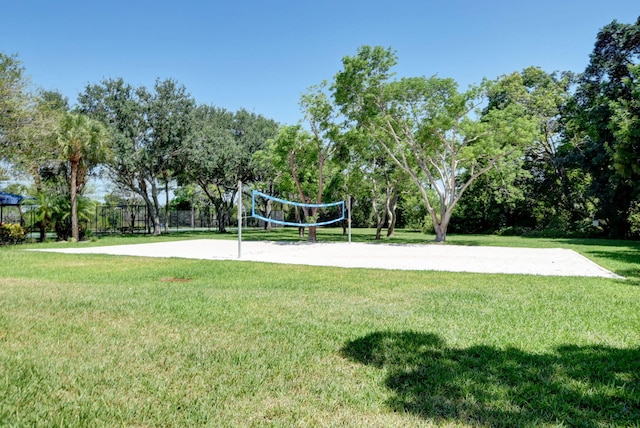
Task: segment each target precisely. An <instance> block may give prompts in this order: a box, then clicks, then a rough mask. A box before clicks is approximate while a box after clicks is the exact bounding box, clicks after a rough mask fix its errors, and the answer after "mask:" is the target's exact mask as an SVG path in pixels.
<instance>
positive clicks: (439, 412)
mask: <svg viewBox="0 0 640 428" xmlns="http://www.w3.org/2000/svg"><path fill="white" fill-rule="evenodd" d="M342 354H343V355H344V356H345V357H347V358H349V359H351V360H354V361H356V362H359V363H362V364H367V365H372V366H374V367H378V368H381V369H385V370H386V371H387V373H388V374H387V377H386V382H385V384H386V386H387V387H388V388H389V389H390V390H391V391H393V393H394V394H393V396H392V398H390V399H389V402H388V403H387V404H388V406H389V407H390V408H391V409H392V410H394V411H404V412H410V413H413V414H416V415H419V416H421V417H423V418H425V419H428V420H430V421H432V422H441V423H447V422H449V423H450V422H458V423H460V422H462V423H467V424H470V425H475V426H504V427H512V426H537V425H541V424H561V423H564V424H566V425H569V426H584V427H590V426H602V425H606V426H638V424H640V348H633V349H616V348H610V347H604V346H584V347H579V346H563V347H559V348H557V349H556V350H555V352H553V353H548V354H534V353H527V352H524V351H521V350H518V349H514V348H509V349H497V348H493V347H490V346H473V347H470V348H463V349H457V348H451V347H447V346H446V344H445V343H444V341H443V340H442V339H441V338H439V337H438V336H437V335H434V334H423V333H416V332H400V333H395V332H375V333H372V334H369V335H367V336H364V337H362V338H359V339H356V340H354V341H352V342H349V343H348V344H347V345H346V346H345V347H344V348H343V349H342Z"/></svg>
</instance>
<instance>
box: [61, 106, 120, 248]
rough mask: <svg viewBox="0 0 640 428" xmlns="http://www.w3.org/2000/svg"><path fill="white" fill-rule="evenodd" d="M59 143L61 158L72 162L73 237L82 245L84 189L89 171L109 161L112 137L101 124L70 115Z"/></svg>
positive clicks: (78, 115)
mask: <svg viewBox="0 0 640 428" xmlns="http://www.w3.org/2000/svg"><path fill="white" fill-rule="evenodd" d="M57 141H58V144H59V145H60V149H61V156H63V158H64V159H65V160H66V161H67V162H69V170H70V183H69V184H70V188H69V189H70V191H69V195H70V205H71V207H70V208H71V237H72V239H73V240H75V241H78V240H80V230H79V226H78V194H79V193H81V192H82V190H83V189H84V185H85V182H86V178H87V174H88V173H89V171H90V170H91V169H92V168H95V167H96V166H98V165H99V164H101V163H103V162H105V161H106V160H107V154H108V143H109V135H108V133H107V130H106V128H105V127H104V126H103V125H102V123H100V122H99V121H97V120H94V119H90V118H89V117H87V116H85V115H83V114H78V113H67V114H65V115H64V116H63V117H62V120H61V123H60V131H59V134H58V138H57Z"/></svg>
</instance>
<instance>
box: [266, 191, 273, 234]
mask: <svg viewBox="0 0 640 428" xmlns="http://www.w3.org/2000/svg"><path fill="white" fill-rule="evenodd" d="M272 207H273V200H271V199H267V206H266V209H265V217H266V218H268V219H270V218H271V211H272ZM271 229H272V224H271V222H270V221H265V222H264V230H266V231H269V232H270V231H271Z"/></svg>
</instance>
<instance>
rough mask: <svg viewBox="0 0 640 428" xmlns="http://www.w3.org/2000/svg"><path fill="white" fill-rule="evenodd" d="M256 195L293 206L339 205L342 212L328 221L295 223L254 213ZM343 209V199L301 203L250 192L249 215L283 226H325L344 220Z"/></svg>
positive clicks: (319, 206) (327, 206) (324, 206)
mask: <svg viewBox="0 0 640 428" xmlns="http://www.w3.org/2000/svg"><path fill="white" fill-rule="evenodd" d="M256 196H262V197H263V198H266V199H271V200H272V201H276V202H280V203H282V204H286V205H293V206H296V207H304V208H329V207H337V206H340V207H341V210H340V212H341V213H342V214H341V215H340V217H338V218H336V219H333V220H328V221H321V222H319V223H296V222H292V221H282V220H274V219H272V218H267V217H264V216H262V215H260V214H257V213H256V203H255V202H256ZM344 211H345V210H344V201H340V202H332V203H330V204H303V203H300V202H293V201H287V200H286V199H280V198H276V197H275V196H271V195H267V194H265V193H262V192H259V191H257V190H253V191H252V192H251V216H252V217H255V218H257V219H259V220H262V221H266V222H268V223H274V224H280V225H283V226H298V227H316V226H326V225H328V224H332V223H337V222H339V221H340V220H344V219H345V216H344Z"/></svg>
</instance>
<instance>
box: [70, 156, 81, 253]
mask: <svg viewBox="0 0 640 428" xmlns="http://www.w3.org/2000/svg"><path fill="white" fill-rule="evenodd" d="M77 182H78V160H76V159H72V160H71V189H69V190H70V191H71V239H73V240H74V241H75V242H78V241H79V240H80V230H79V228H78V195H77V191H78V188H77Z"/></svg>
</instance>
